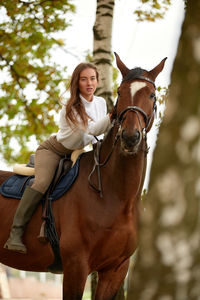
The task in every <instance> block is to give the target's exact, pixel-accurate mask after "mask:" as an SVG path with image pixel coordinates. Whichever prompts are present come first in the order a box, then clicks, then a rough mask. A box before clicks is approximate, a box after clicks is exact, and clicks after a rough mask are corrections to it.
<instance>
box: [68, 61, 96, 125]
mask: <svg viewBox="0 0 200 300" xmlns="http://www.w3.org/2000/svg"><path fill="white" fill-rule="evenodd" d="M87 68H90V69H93V70H95V72H96V77H97V81H98V80H99V73H98V71H97V68H96V66H95V65H93V64H91V63H80V64H79V65H78V66H77V67H76V68H75V69H74V72H73V73H72V77H71V81H70V85H69V91H70V98H69V100H68V102H67V104H66V121H67V122H68V124H69V125H75V126H76V125H77V124H78V123H79V122H80V121H79V120H78V119H77V115H78V116H79V117H80V120H81V123H82V124H83V126H87V125H88V119H89V116H88V114H87V113H86V111H85V107H84V105H83V103H82V101H81V99H80V91H79V79H80V73H81V72H82V71H83V70H85V69H87Z"/></svg>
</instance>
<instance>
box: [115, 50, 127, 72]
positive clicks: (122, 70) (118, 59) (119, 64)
mask: <svg viewBox="0 0 200 300" xmlns="http://www.w3.org/2000/svg"><path fill="white" fill-rule="evenodd" d="M114 54H115V57H116V63H117V67H118V69H119V70H120V72H121V73H122V77H123V78H124V77H125V76H126V75H127V74H128V72H129V71H130V70H129V69H128V68H127V67H126V66H125V64H124V63H123V62H122V61H121V59H120V58H119V55H118V54H117V53H116V52H114Z"/></svg>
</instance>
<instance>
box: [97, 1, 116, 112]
mask: <svg viewBox="0 0 200 300" xmlns="http://www.w3.org/2000/svg"><path fill="white" fill-rule="evenodd" d="M114 5H115V0H112V1H108V0H97V10H96V20H95V24H94V27H93V33H94V46H93V61H94V64H95V65H96V66H97V67H98V70H99V73H100V82H99V86H98V89H97V92H96V94H97V95H98V96H102V97H104V98H105V99H106V102H107V106H108V109H111V108H112V106H113V96H112V86H113V84H112V81H113V78H112V22H113V11H114Z"/></svg>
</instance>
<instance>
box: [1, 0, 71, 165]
mask: <svg viewBox="0 0 200 300" xmlns="http://www.w3.org/2000/svg"><path fill="white" fill-rule="evenodd" d="M71 1H72V0H59V1H56V0H55V1H48V0H41V1H28V0H24V1H22V0H13V1H7V0H2V1H1V3H0V15H1V21H0V75H1V92H0V130H1V133H0V135H1V142H2V145H1V146H2V148H1V153H2V154H3V156H4V158H5V159H6V160H7V161H9V162H12V161H13V160H18V161H20V160H21V161H24V160H25V159H26V158H27V156H28V155H29V154H27V151H28V148H27V142H29V141H30V140H32V139H33V137H34V136H36V137H37V139H38V141H39V142H40V141H41V140H44V137H46V136H48V135H49V134H51V133H52V132H54V131H55V130H56V126H55V123H54V112H56V111H57V110H58V109H59V101H58V99H59V94H60V88H59V86H60V84H61V82H63V74H64V73H63V72H64V71H65V68H63V67H61V66H58V65H56V64H55V63H54V62H52V59H51V56H52V50H55V49H56V47H62V46H63V40H61V39H58V40H57V39H56V38H55V37H54V36H55V33H57V32H59V31H63V30H64V29H66V28H67V26H69V25H70V24H69V21H66V13H68V12H74V10H75V8H74V5H72V3H71ZM12 137H15V139H16V140H17V142H18V143H19V145H20V147H21V149H20V153H19V154H18V157H17V156H16V154H13V148H15V147H16V144H17V143H16V142H14V138H12ZM14 156H15V158H14ZM20 157H21V159H20Z"/></svg>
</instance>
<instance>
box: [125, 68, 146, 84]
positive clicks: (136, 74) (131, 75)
mask: <svg viewBox="0 0 200 300" xmlns="http://www.w3.org/2000/svg"><path fill="white" fill-rule="evenodd" d="M144 72H146V70H144V69H141V68H134V69H132V70H130V72H128V74H127V75H126V76H125V77H124V78H123V81H128V80H134V79H137V78H138V77H139V76H141V75H142V74H143V73H144Z"/></svg>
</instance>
